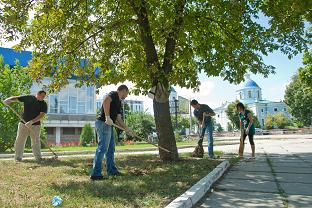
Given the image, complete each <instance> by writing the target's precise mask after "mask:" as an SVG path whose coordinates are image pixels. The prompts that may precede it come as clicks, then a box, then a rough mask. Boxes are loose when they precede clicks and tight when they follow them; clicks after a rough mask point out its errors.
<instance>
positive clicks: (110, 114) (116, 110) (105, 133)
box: [90, 85, 132, 180]
mask: <svg viewBox="0 0 312 208" xmlns="http://www.w3.org/2000/svg"><path fill="white" fill-rule="evenodd" d="M128 93H129V89H128V87H127V86H126V85H120V86H119V87H118V89H117V91H112V92H110V93H109V94H108V95H107V96H106V97H105V98H104V101H103V104H102V107H101V110H100V114H99V117H98V118H97V120H96V122H95V130H96V133H97V136H98V147H97V149H96V152H95V156H94V160H93V170H92V173H91V177H90V178H91V180H102V179H104V177H103V175H102V160H103V158H104V155H105V156H106V172H107V175H108V176H118V175H121V173H120V172H119V171H118V169H117V167H116V165H115V158H114V153H115V140H114V131H113V126H112V125H113V124H114V123H116V124H118V125H119V126H121V127H123V128H124V129H125V130H126V133H127V134H130V135H132V132H131V131H130V130H129V128H128V127H127V126H126V124H125V123H124V122H123V120H122V118H121V114H122V112H121V100H123V99H125V98H126V97H127V96H128Z"/></svg>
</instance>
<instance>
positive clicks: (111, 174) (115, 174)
mask: <svg viewBox="0 0 312 208" xmlns="http://www.w3.org/2000/svg"><path fill="white" fill-rule="evenodd" d="M107 175H108V176H123V175H124V174H123V173H121V172H119V171H117V172H116V173H108V174H107Z"/></svg>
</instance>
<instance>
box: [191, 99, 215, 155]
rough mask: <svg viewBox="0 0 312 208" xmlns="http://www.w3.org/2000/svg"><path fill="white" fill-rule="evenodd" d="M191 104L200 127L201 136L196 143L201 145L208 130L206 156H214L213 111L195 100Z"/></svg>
mask: <svg viewBox="0 0 312 208" xmlns="http://www.w3.org/2000/svg"><path fill="white" fill-rule="evenodd" d="M191 106H192V107H193V108H194V115H195V117H196V118H197V120H198V121H199V123H200V125H201V127H202V132H201V136H200V137H201V138H200V140H199V144H198V145H202V142H203V138H204V135H205V132H206V131H208V156H209V157H210V158H214V154H213V137H212V130H213V128H212V118H211V117H212V116H215V113H214V112H213V110H212V109H211V108H210V107H209V106H208V105H205V104H199V103H198V102H197V100H192V101H191Z"/></svg>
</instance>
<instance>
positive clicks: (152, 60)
mask: <svg viewBox="0 0 312 208" xmlns="http://www.w3.org/2000/svg"><path fill="white" fill-rule="evenodd" d="M129 3H130V5H131V7H132V8H133V10H134V12H135V13H136V15H137V17H138V25H139V30H140V37H141V40H142V42H143V47H144V51H145V55H146V62H147V65H148V66H149V67H152V66H156V67H157V68H160V64H159V60H158V56H157V51H156V48H155V44H154V41H153V37H152V35H151V28H150V23H149V20H148V15H147V9H146V3H145V0H141V1H140V3H139V5H136V4H135V0H130V1H129ZM150 77H151V78H152V79H153V84H155V85H156V84H157V82H158V81H159V80H158V79H159V73H153V72H150Z"/></svg>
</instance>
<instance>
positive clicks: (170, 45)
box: [162, 0, 186, 73]
mask: <svg viewBox="0 0 312 208" xmlns="http://www.w3.org/2000/svg"><path fill="white" fill-rule="evenodd" d="M185 3H186V0H178V1H177V3H176V8H175V13H176V16H175V20H174V24H173V26H172V29H171V32H170V33H169V34H168V37H167V41H166V48H165V54H164V62H163V66H162V68H163V71H164V72H165V73H169V72H170V71H171V70H172V66H173V63H172V62H173V58H174V51H175V46H176V40H177V36H178V34H179V32H180V28H181V25H182V23H183V13H184V6H185Z"/></svg>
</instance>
